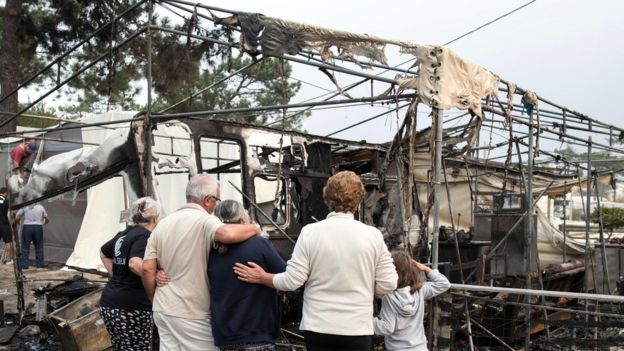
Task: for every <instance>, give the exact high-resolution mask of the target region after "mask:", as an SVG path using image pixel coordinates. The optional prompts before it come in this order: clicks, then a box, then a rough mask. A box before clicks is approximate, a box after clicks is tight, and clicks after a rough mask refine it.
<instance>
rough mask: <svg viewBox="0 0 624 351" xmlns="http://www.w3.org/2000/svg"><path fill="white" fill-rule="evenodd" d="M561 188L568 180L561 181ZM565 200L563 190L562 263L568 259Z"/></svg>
mask: <svg viewBox="0 0 624 351" xmlns="http://www.w3.org/2000/svg"><path fill="white" fill-rule="evenodd" d="M563 188H564V189H567V188H568V182H567V181H564V182H563ZM564 191H565V190H564ZM567 202H568V199H567V191H565V192H564V193H563V262H564V263H565V262H566V261H567V260H568V257H567V255H566V250H567V240H568V227H567V219H566V217H567V216H568V213H567V208H568V204H567Z"/></svg>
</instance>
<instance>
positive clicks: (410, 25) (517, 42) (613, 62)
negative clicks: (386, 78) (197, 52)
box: [204, 0, 624, 141]
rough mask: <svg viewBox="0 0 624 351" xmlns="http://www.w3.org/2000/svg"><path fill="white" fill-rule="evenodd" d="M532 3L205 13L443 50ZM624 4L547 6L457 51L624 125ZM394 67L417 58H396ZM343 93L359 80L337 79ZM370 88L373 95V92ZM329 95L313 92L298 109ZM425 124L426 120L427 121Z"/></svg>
mask: <svg viewBox="0 0 624 351" xmlns="http://www.w3.org/2000/svg"><path fill="white" fill-rule="evenodd" d="M527 2H529V1H526V0H524V1H516V0H509V1H500V0H478V1H463V0H455V1H450V0H446V1H445V0H438V1H399V0H386V1H372V0H364V1H326V0H317V1H282V0H272V1H251V0H239V1H231V0H227V1H226V0H211V1H204V3H205V4H208V5H212V6H217V7H223V8H227V9H232V10H240V11H248V12H261V13H263V14H265V15H267V16H271V17H280V18H284V19H288V20H293V21H297V22H304V23H309V24H314V25H319V26H323V27H329V28H333V29H340V30H346V31H351V32H357V33H367V34H371V35H375V36H380V37H384V38H389V39H401V40H407V41H411V42H414V43H417V44H431V45H437V44H442V43H445V42H447V41H449V40H451V39H453V38H455V37H458V36H460V35H462V34H464V33H466V32H468V31H470V30H472V29H474V28H476V27H478V26H480V25H482V24H484V23H486V22H488V21H490V20H493V19H495V18H496V17H498V16H500V15H503V14H504V13H507V12H509V11H511V10H513V9H514V8H516V7H519V6H521V5H523V4H526V3H527ZM623 35H624V1H617V0H605V1H580V0H565V1H564V0H538V1H535V2H534V3H532V4H530V5H529V6H527V7H525V8H523V9H521V10H519V11H518V12H516V13H514V14H512V15H510V16H508V17H505V18H504V19H501V20H499V21H498V22H496V23H494V24H491V25H489V26H487V27H485V28H483V29H481V30H479V31H477V32H476V33H473V34H471V35H469V36H467V37H465V38H463V39H461V40H459V41H457V42H455V43H453V44H451V45H450V48H452V49H453V50H454V51H455V52H456V53H458V54H459V55H460V56H462V57H463V58H465V59H466V60H469V61H471V62H474V63H476V64H479V65H481V66H483V67H485V68H487V69H489V70H491V71H492V72H494V73H496V74H498V75H499V76H500V77H502V78H503V79H506V80H508V81H512V82H515V83H516V84H518V85H519V86H521V87H523V88H525V89H528V90H532V91H535V92H536V93H538V94H539V95H541V96H542V97H544V98H547V99H549V100H552V101H554V102H556V103H559V104H561V105H564V106H567V107H569V108H571V109H574V110H577V111H579V112H583V113H585V114H587V115H589V116H591V117H594V118H596V119H599V120H601V121H605V122H608V123H612V124H615V125H620V126H622V122H621V120H622V119H621V115H620V110H619V109H618V105H619V102H620V101H621V100H623V97H622V96H621V94H622V93H621V90H622V82H623V81H624V70H623V69H622V63H623V62H624V60H623V59H622V57H624V45H623V44H624V39H623ZM389 59H390V64H391V65H396V64H398V63H401V62H403V61H405V60H406V59H409V56H405V55H404V56H398V55H394V54H393V52H392V50H389ZM294 76H295V77H297V78H300V79H302V80H304V81H307V82H311V83H313V84H316V85H322V86H323V87H325V88H328V89H333V86H332V84H331V83H329V82H328V80H327V78H325V77H324V76H323V75H322V74H321V73H319V72H318V71H316V70H313V69H308V68H302V67H299V66H297V67H296V68H295V71H294ZM337 78H338V80H339V81H340V83H341V84H342V85H346V84H348V83H350V82H351V81H353V80H350V78H349V77H346V76H344V75H338V76H337ZM367 89H369V88H367ZM322 93H324V91H323V90H320V89H318V88H313V87H311V86H308V85H304V88H303V89H302V91H301V94H300V96H298V97H297V98H296V99H294V101H293V102H296V101H302V100H305V99H307V98H310V97H313V96H318V95H320V94H322ZM379 111H382V110H380V109H379V108H372V109H368V110H367V111H366V110H362V109H342V110H340V111H339V112H337V111H331V110H326V111H317V112H315V113H314V114H313V115H312V117H311V118H309V119H308V120H307V121H306V122H305V124H304V126H305V128H307V130H308V131H309V132H311V133H314V134H320V135H325V134H327V133H330V132H333V131H335V130H337V129H340V128H341V127H343V126H346V125H349V124H352V123H355V122H357V121H358V120H361V119H364V118H366V117H371V116H373V115H375V114H376V113H379ZM422 118H426V115H425V116H423V117H422ZM395 125H396V117H392V118H380V119H378V120H376V122H375V123H369V124H366V125H363V126H361V127H358V128H354V129H352V130H350V131H349V132H344V133H341V134H339V135H338V136H340V137H344V138H349V139H356V140H360V139H367V140H368V141H386V140H388V139H389V138H390V137H391V136H392V135H393V133H394V131H395V130H396V127H395Z"/></svg>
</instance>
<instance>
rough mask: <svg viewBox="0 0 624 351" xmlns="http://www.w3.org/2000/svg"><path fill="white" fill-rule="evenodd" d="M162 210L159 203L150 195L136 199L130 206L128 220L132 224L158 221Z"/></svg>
mask: <svg viewBox="0 0 624 351" xmlns="http://www.w3.org/2000/svg"><path fill="white" fill-rule="evenodd" d="M161 212H162V210H161V207H160V204H159V203H158V202H156V201H155V200H154V199H152V198H151V197H142V198H140V199H138V200H136V201H135V202H134V203H133V204H132V208H130V221H131V222H132V223H133V224H147V223H150V222H158V220H159V219H160V214H161Z"/></svg>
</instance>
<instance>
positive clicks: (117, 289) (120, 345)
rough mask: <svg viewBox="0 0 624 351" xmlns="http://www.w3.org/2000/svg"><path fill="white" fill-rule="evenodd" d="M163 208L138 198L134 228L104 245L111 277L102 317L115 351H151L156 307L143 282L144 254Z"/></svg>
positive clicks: (133, 212)
mask: <svg viewBox="0 0 624 351" xmlns="http://www.w3.org/2000/svg"><path fill="white" fill-rule="evenodd" d="M160 213H161V210H160V205H159V204H158V203H157V202H156V201H154V200H153V199H152V198H149V197H143V198H140V199H138V200H137V201H136V202H135V203H134V204H133V205H132V208H131V210H130V220H131V225H129V226H128V228H126V230H124V231H121V232H119V233H117V235H115V237H114V238H113V239H111V240H110V241H108V242H107V243H106V244H104V245H103V246H102V249H101V252H100V257H101V258H102V263H104V266H105V267H106V270H107V271H108V274H109V275H110V276H111V278H110V279H109V281H108V284H106V288H104V291H103V292H102V298H101V300H100V314H101V315H102V319H103V320H104V324H106V329H107V330H108V333H109V334H110V336H111V342H112V344H113V350H114V351H118V350H124V351H127V350H137V351H139V350H151V344H152V330H153V321H152V304H151V302H150V301H149V300H148V298H147V295H146V294H145V290H144V289H143V284H142V282H141V267H142V265H143V254H144V253H145V246H146V245H147V239H148V238H149V235H150V233H151V232H152V230H153V229H154V227H155V226H156V223H158V220H159V219H160Z"/></svg>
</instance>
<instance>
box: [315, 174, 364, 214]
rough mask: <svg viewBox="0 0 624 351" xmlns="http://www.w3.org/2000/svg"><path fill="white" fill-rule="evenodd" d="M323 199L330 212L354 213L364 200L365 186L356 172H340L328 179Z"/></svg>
mask: <svg viewBox="0 0 624 351" xmlns="http://www.w3.org/2000/svg"><path fill="white" fill-rule="evenodd" d="M323 199H324V200H325V205H327V207H328V208H329V210H330V211H333V212H351V213H354V212H355V211H356V210H357V209H358V206H360V203H361V202H362V199H364V184H362V180H361V179H360V177H359V176H358V175H357V174H355V173H354V172H351V171H342V172H338V173H336V174H334V175H333V176H331V177H329V179H327V184H326V185H325V187H324V188H323Z"/></svg>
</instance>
